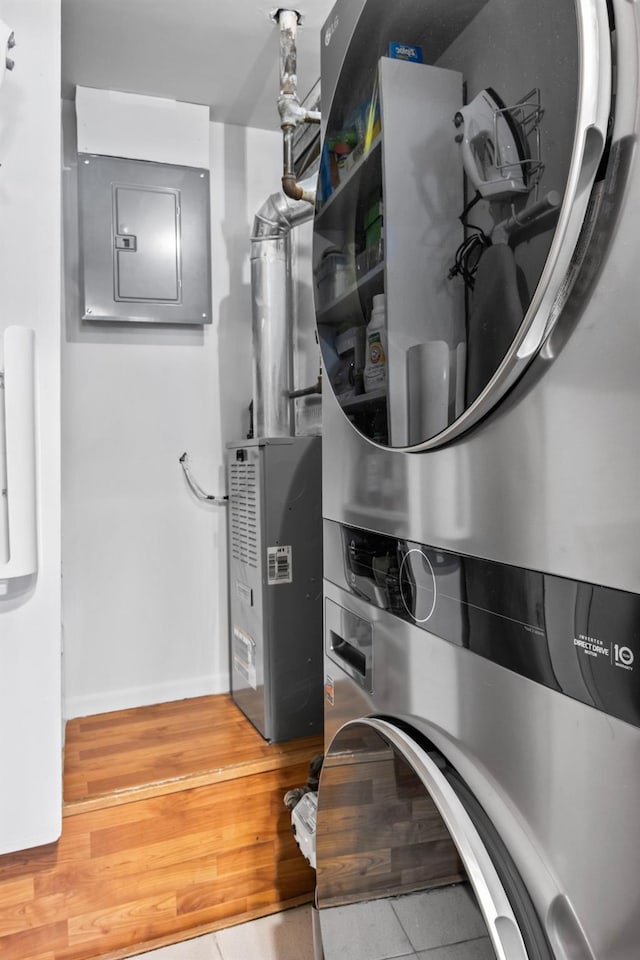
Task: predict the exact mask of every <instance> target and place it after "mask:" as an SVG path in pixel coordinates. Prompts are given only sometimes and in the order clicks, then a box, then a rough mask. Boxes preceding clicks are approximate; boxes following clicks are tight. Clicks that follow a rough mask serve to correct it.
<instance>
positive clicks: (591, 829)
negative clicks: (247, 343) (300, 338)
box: [314, 0, 640, 960]
mask: <svg viewBox="0 0 640 960" xmlns="http://www.w3.org/2000/svg"><path fill="white" fill-rule="evenodd" d="M322 53H323V62H322V89H323V103H324V104H326V105H327V107H328V109H325V110H324V111H323V115H324V117H325V119H324V147H323V155H322V163H321V171H320V177H319V188H318V204H317V210H316V217H315V241H314V258H315V270H316V282H317V321H318V331H319V338H320V342H321V346H322V351H323V360H324V365H325V371H326V379H327V381H328V382H329V384H330V385H331V386H332V388H333V389H332V390H329V389H327V390H326V392H325V397H324V400H323V433H324V441H323V449H324V476H323V515H324V518H325V520H324V538H325V548H324V552H325V559H324V564H325V569H324V575H325V654H326V689H325V725H326V739H327V756H326V761H325V766H324V770H323V775H322V780H321V785H320V791H319V807H318V835H317V864H318V867H317V869H318V906H319V918H320V925H321V928H322V935H323V942H324V950H325V956H326V960H334V958H335V957H337V956H338V955H340V956H341V957H345V956H348V957H354V958H356V960H378V958H382V957H387V956H419V957H420V958H421V960H424V958H428V960H441V958H442V960H444V958H445V957H446V958H447V960H448V958H449V957H454V956H455V957H460V958H463V957H464V958H467V957H475V956H476V955H477V956H478V957H480V956H484V955H485V953H483V952H482V951H487V950H488V951H489V953H488V954H486V955H488V956H497V957H501V958H506V960H514V958H518V960H520V958H524V957H528V958H533V957H536V958H537V957H540V958H543V957H544V958H554V960H576V958H577V960H583V958H585V960H587V958H591V960H595V958H597V960H631V958H635V957H636V956H637V955H638V951H639V948H640V910H639V909H638V907H639V903H638V900H639V899H640V895H639V894H638V892H637V889H636V887H637V884H636V878H637V876H638V875H640V848H639V844H638V842H637V834H636V824H635V821H636V817H637V811H638V809H640V764H639V761H640V730H639V727H640V710H639V708H640V690H639V686H638V680H637V676H638V673H637V671H638V669H640V668H639V667H638V656H639V655H640V638H639V636H638V634H639V632H640V618H639V615H638V614H639V612H640V552H639V551H638V549H637V544H638V542H639V539H640V537H639V534H640V498H639V497H638V495H637V478H638V476H640V444H639V443H638V439H637V436H636V433H637V431H636V424H637V423H638V422H640V389H639V387H638V373H637V371H638V369H640V337H639V336H638V318H637V307H636V301H637V300H638V299H640V296H639V295H640V273H639V272H638V270H637V267H636V264H635V261H636V228H637V223H638V222H640V176H639V175H638V159H637V150H636V140H637V132H638V124H639V119H638V116H639V111H638V105H639V92H638V85H639V84H638V81H639V59H640V55H639V42H638V8H637V5H636V4H634V3H632V2H629V0H609V2H605V0H563V2H560V3H558V2H551V0H537V2H534V3H531V2H528V3H525V2H524V0H509V2H506V0H468V2H467V0H464V2H463V0H455V2H452V0H423V2H418V0H397V2H394V3H393V4H389V3H386V2H383V0H340V2H339V3H338V4H336V6H335V8H334V10H333V12H332V14H331V16H330V17H329V19H328V20H327V23H326V25H325V28H324V30H323V34H322ZM381 294H384V304H385V308H386V325H385V327H384V328H381V327H380V323H379V321H378V322H377V323H376V324H375V325H373V324H371V325H370V319H371V317H372V313H373V306H374V297H376V301H375V305H376V306H377V307H378V311H377V313H378V315H379V309H380V304H381V300H380V299H379V298H380V295H381ZM345 335H346V336H345ZM358 343H361V344H362V343H364V344H365V347H364V356H365V359H366V362H365V364H364V367H363V365H362V363H361V362H360V361H359V359H358V357H359V356H360V355H361V352H359V351H357V350H354V351H353V353H352V354H351V355H350V354H348V353H346V349H345V347H344V345H345V344H347V345H348V344H358ZM381 357H382V361H383V362H382V365H381V364H380V358H381ZM372 364H377V366H376V367H375V370H374V371H373V373H372ZM343 724H344V725H343ZM432 888H438V889H439V891H445V892H447V891H448V892H450V891H451V890H453V891H454V893H453V895H452V898H451V902H452V903H454V913H455V912H457V915H458V917H461V916H463V913H461V911H462V909H463V908H462V907H461V903H462V902H464V903H465V904H468V903H469V902H470V901H474V903H473V909H471V910H470V911H469V912H468V917H469V924H470V926H469V927H468V929H467V927H465V926H464V924H465V923H466V922H467V921H463V920H461V919H460V920H459V922H458V926H457V927H456V922H454V923H453V928H454V929H453V933H447V934H446V935H445V934H444V933H443V935H442V938H440V935H439V934H438V935H437V936H436V934H435V933H433V931H434V930H435V929H436V928H438V923H437V922H436V920H427V919H425V918H426V916H427V913H426V910H427V905H426V902H425V898H428V897H430V896H431V895H430V894H428V893H426V891H427V890H431V889H432ZM470 891H471V892H472V893H473V896H472V897H471V896H470V895H469V893H470ZM443 896H444V894H443ZM412 898H413V899H412ZM456 898H457V899H456ZM405 903H406V904H407V905H405ZM429 903H430V904H435V906H434V910H435V914H434V916H435V915H440V916H444V915H445V907H444V906H443V904H444V900H442V902H441V903H436V900H434V899H433V898H432V899H431V900H429ZM411 904H416V905H417V906H416V907H415V908H414V907H413V906H411ZM456 904H457V905H456ZM367 905H369V907H370V906H371V905H373V908H372V909H369V907H368V906H367ZM465 910H466V908H465ZM464 916H467V913H466V912H464ZM345 918H346V920H345ZM383 918H386V919H384V920H383ZM478 918H480V920H481V924H480V926H478ZM447 922H448V921H447ZM380 923H382V927H384V928H385V929H392V930H393V931H395V933H394V936H395V939H394V940H393V942H392V943H391V944H386V943H384V942H383V939H382V934H381V933H380V929H381V927H380ZM444 926H445V927H446V923H445V924H444ZM450 927H451V925H450ZM456 929H457V930H458V933H456ZM461 931H462V932H461ZM467 933H468V934H469V935H467ZM396 934H397V936H396ZM432 934H433V937H435V939H433V938H432ZM447 937H448V938H449V939H446V938H447ZM438 940H439V942H438ZM462 944H465V945H464V946H462ZM438 950H441V951H446V950H448V951H450V952H448V953H447V952H442V953H438ZM349 951H351V952H349ZM429 951H432V953H429ZM433 951H435V952H433ZM452 951H453V952H452ZM474 951H476V952H474Z"/></svg>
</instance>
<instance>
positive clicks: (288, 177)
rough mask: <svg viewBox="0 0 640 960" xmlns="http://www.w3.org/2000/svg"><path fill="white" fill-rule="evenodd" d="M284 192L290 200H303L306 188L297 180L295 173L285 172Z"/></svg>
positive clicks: (283, 179) (283, 180) (283, 178)
mask: <svg viewBox="0 0 640 960" xmlns="http://www.w3.org/2000/svg"><path fill="white" fill-rule="evenodd" d="M282 192H283V193H284V195H285V197H289V199H290V200H302V199H303V194H304V192H305V191H304V190H303V189H302V187H301V186H300V184H299V183H298V181H297V180H296V178H295V176H294V174H292V173H285V174H283V177H282Z"/></svg>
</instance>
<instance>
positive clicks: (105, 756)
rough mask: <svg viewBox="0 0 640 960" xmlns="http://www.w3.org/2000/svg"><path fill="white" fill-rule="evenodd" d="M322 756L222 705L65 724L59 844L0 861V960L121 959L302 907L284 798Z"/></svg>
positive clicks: (185, 705)
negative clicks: (274, 736) (266, 732)
mask: <svg viewBox="0 0 640 960" xmlns="http://www.w3.org/2000/svg"><path fill="white" fill-rule="evenodd" d="M321 750H322V743H321V738H319V737H313V738H308V739H306V740H297V741H294V742H292V743H286V744H275V745H269V744H267V743H266V742H265V741H264V740H263V739H262V737H261V736H260V735H259V734H258V733H257V732H256V731H255V730H254V728H253V727H252V726H251V724H250V723H249V722H248V720H246V719H245V717H244V716H243V714H242V713H241V712H240V711H239V710H238V709H237V708H236V707H235V705H234V704H233V702H232V701H231V698H230V697H229V696H228V695H226V694H222V695H219V696H213V697H199V698H197V699H193V700H182V701H178V702H175V703H167V704H160V705H157V706H152V707H142V708H138V709H134V710H122V711H118V712H116V713H111V714H101V715H98V716H94V717H87V718H84V719H77V720H71V721H70V722H69V723H68V724H67V728H66V746H65V775H64V795H65V808H64V821H63V830H62V837H61V839H60V840H59V841H58V843H55V844H50V845H48V846H45V847H39V848H37V849H35V850H30V851H25V852H22V853H16V854H8V855H6V856H3V857H0V956H1V957H2V958H3V960H86V958H90V957H105V956H112V957H114V958H115V957H125V956H129V955H131V954H133V953H134V952H136V951H140V950H142V948H143V947H144V948H145V949H150V948H151V947H155V946H161V945H163V944H166V943H172V942H175V941H178V940H181V939H185V938H186V937H190V936H195V935H197V934H201V933H205V932H208V931H211V930H216V929H220V928H221V927H225V926H229V925H231V924H234V923H238V922H241V921H244V920H248V919H252V918H254V917H259V916H264V915H266V914H269V913H273V912H275V911H276V910H280V909H282V908H283V907H287V906H293V905H294V904H299V903H304V902H307V901H309V900H311V897H312V889H313V884H314V879H315V877H314V873H313V871H312V870H311V869H310V868H309V867H308V866H307V865H306V863H305V861H304V859H303V857H302V856H301V854H300V852H299V850H298V848H297V846H296V844H295V841H294V840H293V837H292V834H291V820H290V815H289V813H288V811H287V810H286V809H285V807H284V804H283V801H282V798H283V796H284V794H285V792H286V791H287V790H288V789H290V788H291V787H294V786H299V785H301V784H303V783H304V782H305V780H306V778H307V772H308V764H309V761H310V759H311V758H312V757H313V756H314V755H315V754H316V753H319V752H321Z"/></svg>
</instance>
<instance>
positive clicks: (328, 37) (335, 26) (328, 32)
mask: <svg viewBox="0 0 640 960" xmlns="http://www.w3.org/2000/svg"><path fill="white" fill-rule="evenodd" d="M339 23H340V18H339V17H338V16H335V17H334V18H333V20H332V21H331V23H330V24H329V26H328V27H327V29H326V30H325V32H324V45H325V47H328V46H329V44H330V43H331V37H332V36H333V35H334V33H335V32H336V30H337V29H338V24H339Z"/></svg>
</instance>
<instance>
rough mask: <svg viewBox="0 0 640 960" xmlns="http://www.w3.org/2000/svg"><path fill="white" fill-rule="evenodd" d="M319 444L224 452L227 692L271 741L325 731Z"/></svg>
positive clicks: (239, 446) (255, 443) (296, 440)
mask: <svg viewBox="0 0 640 960" xmlns="http://www.w3.org/2000/svg"><path fill="white" fill-rule="evenodd" d="M321 447H322V441H321V438H320V437H317V436H314V437H278V438H261V439H255V440H246V441H243V442H237V443H230V444H228V445H227V452H228V479H229V506H230V516H229V524H230V529H229V592H230V633H231V637H230V645H231V692H232V696H233V699H234V701H235V702H236V704H237V705H238V706H239V707H240V709H241V710H242V711H243V713H245V714H246V716H247V717H248V718H249V720H250V721H251V722H252V723H253V725H254V726H255V727H256V728H257V729H258V730H259V732H260V733H261V734H262V736H263V737H264V738H265V739H266V740H270V741H282V740H292V739H294V738H296V737H304V736H309V735H311V734H316V733H319V732H320V731H321V730H322V509H321Z"/></svg>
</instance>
